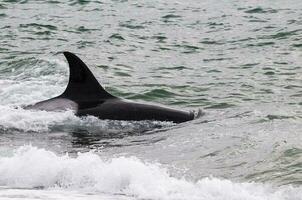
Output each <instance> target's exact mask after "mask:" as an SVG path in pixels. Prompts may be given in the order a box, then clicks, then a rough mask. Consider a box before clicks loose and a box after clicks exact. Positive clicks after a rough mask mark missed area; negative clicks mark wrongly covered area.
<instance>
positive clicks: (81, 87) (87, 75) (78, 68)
mask: <svg viewBox="0 0 302 200" xmlns="http://www.w3.org/2000/svg"><path fill="white" fill-rule="evenodd" d="M64 56H65V57H66V59H67V61H68V64H69V72H70V73H69V82H68V85H67V88H66V89H65V91H64V92H63V94H61V95H60V96H59V97H63V98H67V99H71V100H88V99H107V98H115V97H114V96H113V95H111V94H110V93H108V92H107V91H106V90H105V89H104V88H103V87H102V86H101V84H100V83H99V82H98V81H97V79H96V78H95V77H94V75H93V74H92V73H91V71H90V70H89V69H88V67H87V66H86V64H85V63H84V62H83V61H82V60H81V59H80V58H79V57H77V56H76V55H74V54H73V53H70V52H64Z"/></svg>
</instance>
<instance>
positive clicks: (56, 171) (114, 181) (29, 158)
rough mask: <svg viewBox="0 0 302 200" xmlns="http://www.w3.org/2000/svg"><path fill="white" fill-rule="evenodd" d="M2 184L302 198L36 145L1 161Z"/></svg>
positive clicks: (171, 195) (291, 191)
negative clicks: (191, 179)
mask: <svg viewBox="0 0 302 200" xmlns="http://www.w3.org/2000/svg"><path fill="white" fill-rule="evenodd" d="M0 185H1V186H2V187H5V188H6V189H2V190H1V192H0V195H3V196H5V195H7V194H6V193H10V192H11V190H12V189H14V188H24V189H27V190H28V189H33V191H32V193H35V192H36V191H35V188H43V189H45V190H47V191H52V190H54V191H56V190H60V191H62V192H64V191H77V192H81V193H82V194H85V193H90V194H93V195H98V194H100V195H104V194H106V195H110V196H114V195H117V194H118V195H121V194H122V195H123V196H127V197H129V198H133V197H135V198H139V199H207V200H209V199H221V200H222V199H226V200H230V199H238V200H239V199H240V200H241V199H252V200H258V199H259V200H260V199H270V200H275V199H276V200H279V199H291V200H293V199H302V192H301V188H293V187H290V186H286V187H282V188H272V187H270V186H269V185H262V184H255V183H234V182H232V181H229V180H222V179H217V178H204V179H201V180H198V181H197V182H192V181H189V180H185V179H181V178H175V177H173V176H172V175H171V174H170V173H169V171H168V170H167V169H166V168H165V167H163V166H162V165H160V164H158V163H147V162H144V161H142V160H139V159H137V158H135V157H116V158H110V159H104V158H101V157H100V156H99V155H97V154H95V153H93V152H89V153H79V154H78V155H77V156H76V157H70V156H69V155H68V154H66V155H62V156H58V155H56V154H55V153H53V152H51V151H48V150H45V149H39V148H36V147H32V146H23V147H20V148H18V149H16V150H15V151H14V152H13V153H12V154H11V155H7V156H2V157H0ZM62 192H60V193H59V194H60V195H62ZM27 193H30V192H28V191H27ZM43 194H44V195H45V194H47V193H43ZM129 198H128V199H129Z"/></svg>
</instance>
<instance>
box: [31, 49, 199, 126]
mask: <svg viewBox="0 0 302 200" xmlns="http://www.w3.org/2000/svg"><path fill="white" fill-rule="evenodd" d="M64 55H65V57H66V59H67V61H68V63H69V69H70V75H69V82H68V86H67V88H66V90H65V91H64V93H63V94H61V95H60V96H58V97H55V98H52V99H49V100H46V101H42V102H38V103H36V104H34V105H30V106H27V107H26V109H38V110H47V111H58V110H66V109H71V110H74V112H75V114H76V115H78V116H86V115H93V116H95V117H98V118H100V119H111V120H132V121H140V120H156V121H172V122H174V123H181V122H185V121H189V120H193V119H194V113H193V112H187V111H180V110H175V109H171V108H166V107H161V106H157V105H148V104H142V103H135V102H131V101H127V100H123V99H121V98H118V97H115V96H113V95H111V94H109V93H108V92H107V91H106V90H105V89H104V88H103V87H102V86H101V85H100V84H99V82H98V81H97V80H96V78H95V77H94V76H93V74H92V73H91V71H90V70H89V69H88V67H87V66H86V65H85V63H84V62H83V61H82V60H81V59H80V58H78V57H77V56H76V55H74V54H72V53H70V52H64Z"/></svg>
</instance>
